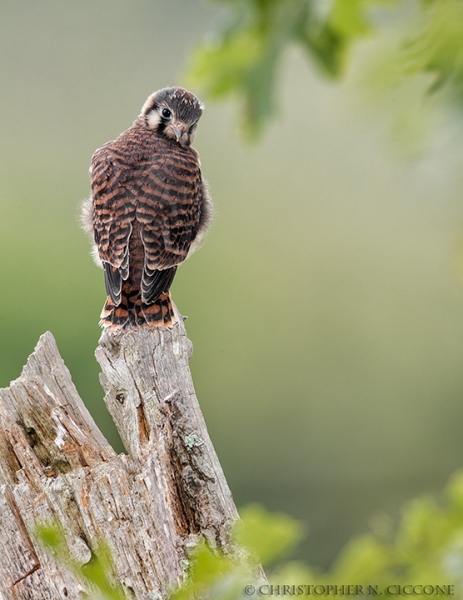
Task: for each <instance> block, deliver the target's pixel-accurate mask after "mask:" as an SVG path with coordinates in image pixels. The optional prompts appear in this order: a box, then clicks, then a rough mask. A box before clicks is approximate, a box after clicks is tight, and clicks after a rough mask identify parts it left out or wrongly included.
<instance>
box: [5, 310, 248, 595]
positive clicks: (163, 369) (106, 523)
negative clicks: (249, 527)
mask: <svg viewBox="0 0 463 600" xmlns="http://www.w3.org/2000/svg"><path fill="white" fill-rule="evenodd" d="M177 315H178V313H177ZM178 317H179V322H178V323H177V324H176V325H175V326H174V327H173V328H172V329H170V330H158V329H146V328H141V329H139V330H134V331H128V332H123V333H118V334H111V333H109V332H104V333H103V335H102V337H101V339H100V343H99V346H98V348H97V350H96V357H97V359H98V361H99V363H100V365H101V368H102V373H101V376H100V377H101V383H102V386H103V388H104V390H105V394H106V395H105V402H106V405H107V407H108V410H109V412H110V413H111V415H112V417H113V419H114V422H115V424H116V426H117V428H118V430H119V433H120V436H121V438H122V440H123V443H124V445H125V448H126V450H127V452H128V454H127V455H125V454H120V455H116V453H115V452H114V450H113V449H112V448H111V446H110V445H109V444H108V442H107V441H106V439H105V438H104V437H103V435H102V434H101V432H100V431H99V429H98V428H97V426H96V424H95V423H94V421H93V419H92V417H91V416H90V413H89V412H88V410H87V409H86V408H85V406H84V404H83V402H82V400H81V399H80V397H79V395H78V393H77V391H76V389H75V387H74V385H73V383H72V380H71V376H70V374H69V371H68V370H67V368H66V366H65V365H64V362H63V360H62V359H61V357H60V355H59V352H58V349H57V347H56V343H55V341H54V338H53V336H52V335H51V334H50V333H45V334H44V335H43V336H42V337H41V338H40V341H39V343H38V345H37V347H36V349H35V351H34V353H33V354H32V355H31V356H30V357H29V360H28V362H27V365H26V366H25V367H24V369H23V372H22V374H21V376H20V377H19V378H18V379H17V380H15V381H14V382H12V383H11V386H10V387H9V388H6V389H3V390H0V520H1V525H0V545H1V548H2V552H0V598H1V600H10V599H11V600H19V599H21V600H23V599H28V600H49V599H50V600H55V599H56V600H63V599H66V598H68V599H77V598H83V597H85V594H86V593H88V592H89V590H86V589H84V585H85V584H83V583H82V581H80V580H79V579H78V578H77V577H76V576H75V575H74V574H72V573H71V572H70V571H69V570H68V569H67V568H66V566H65V565H64V564H63V563H62V562H60V561H59V560H55V559H54V558H53V557H52V556H51V555H50V554H49V553H48V552H47V551H46V550H44V549H43V548H42V546H41V545H40V544H39V543H37V541H36V539H35V535H34V532H35V531H36V527H37V524H38V523H42V522H49V521H51V522H56V523H58V524H59V525H60V527H61V529H62V531H63V533H64V537H65V540H66V544H67V546H68V549H69V552H70V555H71V557H72V558H73V559H74V560H76V561H78V562H79V564H86V563H87V562H88V561H89V560H90V559H91V557H92V555H93V552H94V550H95V548H96V547H97V546H98V543H99V542H100V541H101V540H102V539H103V540H104V541H105V542H106V544H107V545H108V546H109V549H110V551H111V554H112V558H113V561H114V573H113V577H114V580H115V581H116V582H118V583H119V584H120V585H121V586H122V587H123V589H124V592H125V594H126V596H127V598H136V599H137V600H138V599H147V600H148V599H151V600H153V599H155V598H156V599H161V598H166V597H167V596H168V595H169V592H170V591H171V590H172V589H173V588H174V587H175V586H176V585H178V584H179V583H181V581H182V579H183V577H184V574H185V563H186V561H185V559H186V556H187V551H188V548H189V547H191V546H193V545H194V544H195V543H196V542H197V541H198V539H199V538H201V537H204V538H206V539H207V541H208V543H209V544H210V545H211V546H212V547H217V548H221V549H222V550H224V551H225V552H227V551H230V545H229V531H230V526H231V525H232V524H233V523H234V522H235V521H236V519H237V518H238V515H237V511H236V507H235V505H234V503H233V500H232V496H231V493H230V490H229V488H228V486H227V483H226V481H225V477H224V474H223V472H222V469H221V467H220V463H219V461H218V458H217V456H216V454H215V451H214V448H213V446H212V443H211V440H210V438H209V435H208V433H207V429H206V425H205V422H204V419H203V416H202V413H201V410H200V407H199V404H198V401H197V398H196V395H195V391H194V387H193V382H192V379H191V374H190V370H189V367H188V359H189V357H190V355H191V351H192V345H191V342H189V340H188V338H187V336H186V332H185V328H184V325H183V319H182V318H181V316H180V315H178Z"/></svg>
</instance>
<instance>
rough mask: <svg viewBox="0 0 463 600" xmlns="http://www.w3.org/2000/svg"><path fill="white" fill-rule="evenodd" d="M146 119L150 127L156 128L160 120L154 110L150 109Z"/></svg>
mask: <svg viewBox="0 0 463 600" xmlns="http://www.w3.org/2000/svg"><path fill="white" fill-rule="evenodd" d="M146 120H147V122H148V125H149V126H150V127H151V129H157V127H158V125H159V123H160V122H161V117H160V116H159V113H158V112H157V111H156V110H152V111H150V112H149V113H148V115H147V116H146Z"/></svg>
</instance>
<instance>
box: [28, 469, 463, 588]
mask: <svg viewBox="0 0 463 600" xmlns="http://www.w3.org/2000/svg"><path fill="white" fill-rule="evenodd" d="M240 516H241V521H239V522H238V523H237V524H236V526H235V529H234V532H233V536H234V544H235V548H236V551H235V552H234V553H233V554H230V555H223V554H222V553H220V552H217V551H216V550H211V549H210V547H209V546H208V545H207V544H206V542H205V541H204V540H200V541H199V543H197V544H196V545H195V546H193V548H192V549H191V551H190V555H189V560H188V563H187V565H186V571H187V579H186V580H185V583H184V584H183V585H182V587H180V588H179V589H178V590H177V591H175V592H174V593H173V595H172V596H171V600H195V599H197V598H202V599H211V600H212V599H214V600H240V599H244V598H246V597H249V596H254V595H255V596H256V597H261V596H267V595H270V596H280V595H281V596H284V595H287V596H293V595H304V596H308V595H313V594H309V593H305V594H304V593H302V592H301V591H300V592H299V593H296V591H297V588H294V589H293V591H291V589H290V590H289V591H288V592H287V593H286V594H284V593H282V590H283V587H282V586H316V585H318V586H325V589H328V587H327V586H344V588H342V587H339V588H338V591H337V593H336V594H334V596H335V597H340V598H343V597H352V596H355V595H356V594H353V593H352V591H349V589H348V588H347V587H346V586H364V587H363V590H364V593H363V594H357V596H359V595H364V594H365V595H367V596H368V595H369V596H373V595H375V594H374V593H371V594H368V593H366V590H367V589H368V587H367V586H373V587H374V589H375V590H376V591H377V594H378V595H386V596H388V595H396V596H403V595H404V594H400V593H397V594H396V593H395V592H396V591H397V590H398V589H399V588H398V587H397V586H405V585H412V586H425V585H428V586H430V587H429V588H428V589H427V592H426V593H423V594H422V593H420V590H421V589H422V588H416V590H417V592H415V593H413V594H411V595H413V596H414V597H424V596H426V597H439V596H442V592H441V591H440V590H437V589H436V587H437V586H440V587H441V588H442V589H447V590H448V589H449V588H447V587H446V586H455V588H454V589H453V590H452V591H451V593H448V594H447V595H449V596H451V597H453V596H456V597H460V592H461V590H462V588H463V471H460V472H458V473H456V474H455V475H454V476H453V478H452V479H451V481H450V482H449V484H448V486H447V487H446V490H445V496H444V502H442V503H440V504H439V503H437V502H436V500H435V499H434V498H432V497H430V496H427V497H422V498H418V499H416V500H414V501H413V502H411V503H410V504H409V505H408V506H407V507H406V508H405V509H404V511H403V515H402V518H401V519H400V521H399V522H398V523H397V524H395V523H393V521H392V520H390V519H387V518H385V517H384V518H382V519H381V520H378V521H377V522H376V523H375V524H374V525H373V526H372V530H371V531H370V532H369V533H367V534H365V535H362V536H360V537H358V538H356V539H355V540H353V541H352V542H350V543H349V544H348V545H347V546H346V548H345V549H344V550H343V551H342V552H341V554H340V556H339V558H338V560H337V561H336V562H335V564H334V565H333V567H332V568H331V569H330V570H329V571H326V572H322V571H321V570H320V569H316V568H312V567H310V566H309V565H307V564H305V563H303V562H300V561H291V560H290V561H288V560H286V561H283V560H282V558H283V557H286V556H287V555H288V554H289V553H290V552H291V550H292V549H293V548H294V547H295V546H296V545H297V543H298V542H299V541H300V539H301V537H302V535H303V526H302V524H301V523H300V522H298V521H296V520H294V519H292V518H291V517H289V516H287V515H285V514H281V513H270V512H268V511H266V510H265V509H264V508H262V507H260V506H258V505H250V506H248V507H246V508H244V509H243V510H242V511H240ZM38 537H39V539H40V540H41V541H42V543H43V544H44V545H45V546H46V547H47V548H48V549H49V551H50V552H52V553H53V554H54V556H55V557H56V558H57V560H58V561H60V562H61V563H62V564H64V565H65V566H66V567H67V568H70V569H71V570H72V572H73V573H74V574H75V575H76V576H77V577H78V578H79V579H81V580H83V581H84V582H85V583H86V587H88V588H89V589H96V590H97V591H98V594H97V596H95V599H96V598H101V599H105V600H121V599H122V598H124V595H123V592H122V589H121V588H118V587H116V586H115V585H114V583H113V582H112V576H111V575H110V573H111V572H112V561H111V559H110V556H109V552H108V549H107V547H106V546H105V545H104V544H100V546H99V547H98V549H97V551H96V552H95V554H94V556H93V558H92V560H91V562H90V563H89V564H88V565H84V566H83V567H82V566H79V565H77V564H76V563H75V562H74V561H72V560H71V559H70V557H69V552H68V551H67V549H66V545H65V541H64V539H63V537H62V535H61V533H60V531H59V529H58V528H57V527H55V526H50V525H44V526H41V527H40V528H39V529H38ZM259 564H260V565H262V566H263V567H264V568H265V572H266V575H267V578H268V584H269V585H272V586H274V590H278V587H277V586H279V590H280V593H279V592H277V591H275V592H274V593H272V594H270V593H269V588H268V587H267V582H266V581H265V580H263V579H262V576H261V575H260V573H259V569H258V565H259ZM260 586H264V587H263V588H262V591H261V593H260V592H259V588H260ZM391 586H393V587H392V588H391ZM388 588H389V589H390V590H391V591H390V593H388V592H387V590H388ZM302 589H303V591H304V588H302ZM352 589H353V588H351V590H352ZM253 590H254V591H253ZM315 595H317V594H315ZM321 595H322V596H323V597H326V596H330V594H329V593H328V594H321ZM331 595H333V593H331ZM405 595H406V594H405ZM92 598H93V596H92Z"/></svg>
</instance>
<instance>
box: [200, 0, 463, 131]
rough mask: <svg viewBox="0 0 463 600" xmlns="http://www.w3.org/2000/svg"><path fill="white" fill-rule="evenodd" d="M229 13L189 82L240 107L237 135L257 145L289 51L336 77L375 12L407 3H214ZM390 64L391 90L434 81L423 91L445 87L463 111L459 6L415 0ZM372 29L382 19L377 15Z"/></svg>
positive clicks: (456, 1)
mask: <svg viewBox="0 0 463 600" xmlns="http://www.w3.org/2000/svg"><path fill="white" fill-rule="evenodd" d="M216 2H217V3H221V4H223V5H225V6H226V7H227V8H228V20H227V25H226V26H224V27H223V28H222V30H221V31H220V32H215V33H214V35H213V37H212V40H211V41H207V42H204V43H203V44H202V46H200V47H199V48H198V50H197V52H196V55H195V56H194V58H193V60H192V64H191V67H190V78H191V80H192V82H193V83H194V84H197V85H199V86H201V87H202V88H203V89H204V90H205V92H206V93H207V94H208V95H209V96H210V97H212V98H220V97H224V96H232V97H233V98H234V99H237V100H238V102H239V103H240V104H241V106H242V109H241V116H242V126H243V132H244V133H245V134H246V135H247V136H249V137H257V136H258V135H259V134H260V133H261V132H262V130H263V128H264V126H265V125H266V123H267V122H268V121H269V119H270V117H271V116H272V115H273V113H274V111H275V104H276V102H275V95H276V90H275V87H276V84H277V81H278V78H277V72H278V69H279V67H280V63H281V60H282V57H283V55H284V53H285V51H286V50H287V48H288V47H291V46H298V47H300V48H302V49H303V51H304V53H305V54H306V55H307V56H308V57H309V59H310V60H312V61H313V62H315V63H316V64H317V65H318V66H319V67H320V68H321V71H322V72H323V73H324V74H326V75H329V76H332V77H337V76H339V75H341V74H342V73H343V72H344V70H345V66H346V64H347V59H348V57H349V51H350V49H351V47H352V46H353V45H354V43H355V42H356V41H358V40H359V39H360V38H363V37H365V36H368V35H372V34H373V33H374V31H375V28H376V23H375V18H374V17H375V11H374V9H375V8H377V7H378V5H382V4H383V5H384V4H387V5H393V6H394V8H395V10H397V11H399V14H400V11H401V10H403V8H404V6H407V5H409V4H410V2H409V1H408V0H402V1H400V0H349V1H348V2H346V0H331V1H326V2H314V1H313V0H216ZM415 5H416V9H415V12H414V14H413V17H412V18H411V19H410V20H409V24H408V27H407V28H405V29H404V30H403V31H402V33H401V38H400V39H399V40H397V46H396V51H395V52H393V53H392V54H391V53H389V56H388V60H389V62H390V63H391V67H392V69H393V71H394V72H395V74H396V76H397V77H396V79H395V81H394V84H395V85H398V84H399V85H400V83H401V82H403V79H404V78H409V77H410V76H411V75H413V74H418V73H424V72H429V73H432V76H433V82H432V85H431V86H429V89H428V91H436V90H437V89H440V88H442V87H443V86H444V85H447V87H448V90H449V91H450V96H451V97H452V98H457V99H458V101H459V102H460V104H461V103H463V41H462V40H463V5H462V3H461V1H460V0H421V1H419V2H416V3H415ZM376 21H379V22H381V18H380V17H378V16H377V15H376Z"/></svg>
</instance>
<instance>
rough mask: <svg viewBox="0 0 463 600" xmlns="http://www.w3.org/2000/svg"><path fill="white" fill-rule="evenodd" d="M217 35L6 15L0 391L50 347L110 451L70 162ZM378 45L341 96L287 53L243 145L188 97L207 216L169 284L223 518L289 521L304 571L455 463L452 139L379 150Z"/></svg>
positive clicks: (76, 165) (202, 28) (383, 139)
mask: <svg viewBox="0 0 463 600" xmlns="http://www.w3.org/2000/svg"><path fill="white" fill-rule="evenodd" d="M222 18H223V15H222V13H221V11H220V10H219V8H218V7H217V6H215V5H214V4H207V3H202V2H199V1H198V0H175V1H173V0H132V1H131V2H126V1H123V0H98V1H97V2H95V1H91V0H80V1H79V2H73V3H71V2H63V1H62V0H61V1H60V0H41V1H40V2H37V1H34V0H18V1H16V2H14V3H13V2H7V1H6V0H2V1H1V2H0V45H1V51H0V82H1V83H0V85H1V110H0V123H1V124H0V131H1V142H2V143H1V145H0V255H1V268H0V272H1V276H2V286H1V293H0V385H2V386H7V385H8V384H9V382H10V380H12V379H14V378H15V377H17V376H18V375H19V373H20V371H21V368H22V365H23V364H24V363H25V361H26V359H27V356H28V355H29V354H30V352H32V350H33V348H34V346H35V344H36V342H37V340H38V337H39V336H40V334H42V333H43V332H44V331H46V330H50V331H51V332H52V333H53V334H54V335H55V337H56V339H57V342H58V346H59V348H60V351H61V354H62V356H63V358H64V360H65V362H66V364H67V366H68V367H69V369H70V371H71V373H72V375H73V379H74V381H75V383H76V385H77V388H78V390H79V392H80V394H81V395H82V397H83V399H84V400H85V402H86V404H87V406H88V407H89V409H90V411H91V412H92V414H93V415H94V417H95V419H96V420H97V422H98V424H99V425H100V427H101V428H102V429H103V431H104V433H105V434H106V436H107V437H108V439H109V440H110V441H111V443H113V444H114V445H115V446H116V447H117V449H118V450H121V446H120V442H119V441H118V438H117V434H116V433H115V431H114V428H113V425H112V423H111V422H110V419H109V417H108V415H107V413H106V410H105V408H104V404H103V400H102V395H103V394H102V391H101V388H100V386H99V383H98V366H97V364H96V361H95V359H94V357H93V351H94V348H95V347H96V345H97V342H98V337H99V335H100V330H99V328H98V325H97V323H98V317H99V313H100V310H101V307H102V304H103V302H104V296H105V294H104V286H103V276H102V272H101V271H99V270H98V269H97V268H96V267H95V266H94V264H93V263H92V261H91V259H90V256H89V248H90V247H89V243H88V240H87V239H86V237H85V235H84V233H83V232H82V231H81V230H80V229H79V226H78V222H77V215H78V213H79V204H80V201H81V200H82V199H83V198H85V197H86V196H87V195H88V193H89V181H88V165H89V162H90V157H91V155H92V153H93V151H94V150H95V149H96V148H97V147H98V146H100V145H102V144H103V143H104V142H106V141H108V140H109V139H113V138H114V137H115V136H117V135H118V134H119V133H120V132H121V131H122V130H123V129H125V128H127V127H129V126H130V124H131V122H132V121H133V120H134V119H135V117H136V116H137V114H138V112H139V110H140V108H141V105H142V104H143V102H144V100H145V98H146V97H147V96H148V95H149V94H150V93H151V92H152V91H154V90H156V89H158V88H161V87H164V86H167V85H175V84H185V83H186V81H185V77H184V72H185V67H186V64H187V63H188V60H189V58H190V57H191V53H192V51H193V48H194V47H195V45H196V44H197V43H198V42H199V41H200V40H201V39H202V38H203V36H204V35H205V34H206V33H207V32H208V31H210V30H212V29H214V27H215V26H216V24H217V23H218V22H220V20H221V19H222ZM372 43H373V42H372V41H368V40H367V41H365V42H364V43H362V44H361V45H359V46H358V48H357V51H356V53H355V56H354V59H353V63H352V64H353V66H352V69H351V72H350V73H348V75H347V77H345V79H344V80H343V81H342V82H336V83H333V82H328V81H326V80H324V79H323V78H322V77H320V75H319V74H318V73H317V71H316V70H314V69H312V68H311V67H310V65H308V64H307V62H306V61H305V59H304V58H303V57H302V55H301V53H300V52H299V51H297V50H293V51H290V52H288V53H287V54H286V55H285V61H284V69H282V70H281V72H280V76H279V79H278V83H277V89H278V96H279V98H280V99H281V110H280V113H279V115H278V117H277V119H276V121H275V122H274V123H273V124H272V125H271V127H270V128H269V130H268V131H267V133H266V135H265V137H264V138H263V140H262V141H261V142H260V143H259V144H257V145H254V146H249V145H246V144H244V143H243V142H242V141H241V140H240V138H239V135H238V133H237V128H236V115H235V112H234V107H233V106H232V105H231V103H228V102H226V103H222V104H211V103H208V102H207V101H206V111H205V113H204V116H203V118H202V120H201V123H200V127H199V131H198V134H197V138H196V142H195V146H196V148H197V149H198V150H199V152H200V154H201V159H202V164H203V172H204V175H205V177H206V178H207V179H208V180H209V182H210V186H211V191H212V195H213V198H214V201H215V206H216V208H217V212H218V216H217V219H216V222H215V224H214V226H213V227H212V229H211V231H210V233H209V236H208V238H207V240H206V242H205V244H204V246H203V248H202V250H201V251H200V252H199V253H198V254H196V255H195V256H194V257H193V258H192V259H191V260H189V261H188V262H187V263H186V264H185V265H184V266H182V267H181V269H180V270H179V273H178V275H177V278H176V281H175V283H174V286H173V296H174V299H175V301H176V303H177V304H178V306H179V308H180V310H181V311H182V313H184V314H187V315H188V316H189V318H188V321H187V329H188V333H189V336H190V338H191V339H192V341H193V343H194V346H195V353H194V356H193V359H192V361H191V367H192V371H193V377H194V381H195V385H196V389H197V393H198V397H199V400H200V403H201V406H202V409H203V412H204V415H205V418H206V421H207V423H208V427H209V431H210V434H211V437H212V440H213V442H214V444H215V447H216V450H217V452H218V455H219V458H220V460H221V462H222V465H223V467H224V470H225V473H226V476H227V478H228V482H229V484H230V487H231V489H232V491H233V494H234V497H235V501H236V503H237V505H238V506H241V505H243V504H245V503H247V502H250V501H258V502H261V503H262V504H264V505H265V506H266V507H267V508H269V509H278V510H283V511H286V512H287V513H289V514H291V515H293V516H295V517H297V518H299V519H301V520H303V521H304V522H306V523H307V524H308V528H309V532H310V533H309V537H308V539H307V541H306V542H305V544H304V545H303V546H301V547H300V549H299V556H301V557H305V558H308V559H309V560H310V561H311V562H312V563H313V564H318V565H324V566H326V565H328V564H329V563H330V562H331V561H332V559H333V558H334V556H335V555H336V554H337V552H338V551H339V549H340V547H341V546H342V545H343V544H344V543H345V541H346V540H347V539H348V538H349V537H350V536H351V535H353V534H356V533H361V532H363V531H365V530H366V529H367V527H368V523H369V521H370V519H371V518H372V517H374V516H375V515H377V514H378V513H381V512H384V511H385V512H388V513H389V514H392V515H395V514H398V510H399V507H400V505H401V504H402V503H403V502H404V501H405V500H407V499H408V498H410V497H412V496H414V495H416V494H418V493H421V492H424V491H435V490H439V489H440V488H441V487H442V486H443V484H444V482H445V481H446V480H447V478H448V476H449V475H450V473H451V472H452V471H454V470H455V469H456V468H458V467H461V465H462V463H463V452H462V448H461V442H460V438H461V430H462V426H463V406H462V394H463V370H462V368H461V349H462V334H463V285H462V272H463V269H462V265H461V247H462V245H463V206H462V202H461V192H460V190H461V185H462V175H461V173H462V169H461V165H462V158H463V157H462V151H461V147H462V141H463V138H462V132H461V125H460V126H458V125H457V124H455V121H454V120H452V119H450V118H449V119H447V120H446V119H445V118H444V119H443V120H442V122H440V123H439V126H438V127H437V126H436V129H435V131H434V135H433V137H432V142H431V143H429V144H428V145H427V147H426V148H424V149H422V151H421V153H419V154H415V155H414V156H413V157H412V158H411V157H410V156H408V155H407V156H405V153H404V151H403V149H399V148H398V147H397V146H394V145H392V144H390V143H389V141H388V135H387V132H386V129H387V125H386V124H385V123H386V121H387V118H386V119H385V118H384V115H383V114H382V113H384V112H385V111H386V109H385V107H384V105H380V104H376V105H375V104H374V103H367V102H366V101H365V98H363V97H361V94H360V93H359V91H358V86H357V84H356V78H355V72H356V69H359V68H360V67H359V65H361V64H362V62H363V61H365V57H366V56H368V55H369V54H370V53H371V50H372V48H371V44H372ZM193 91H198V90H195V89H193ZM391 98H392V100H391ZM391 98H390V99H389V101H392V102H395V99H394V97H393V96H392V97H391ZM386 112H387V111H386Z"/></svg>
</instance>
